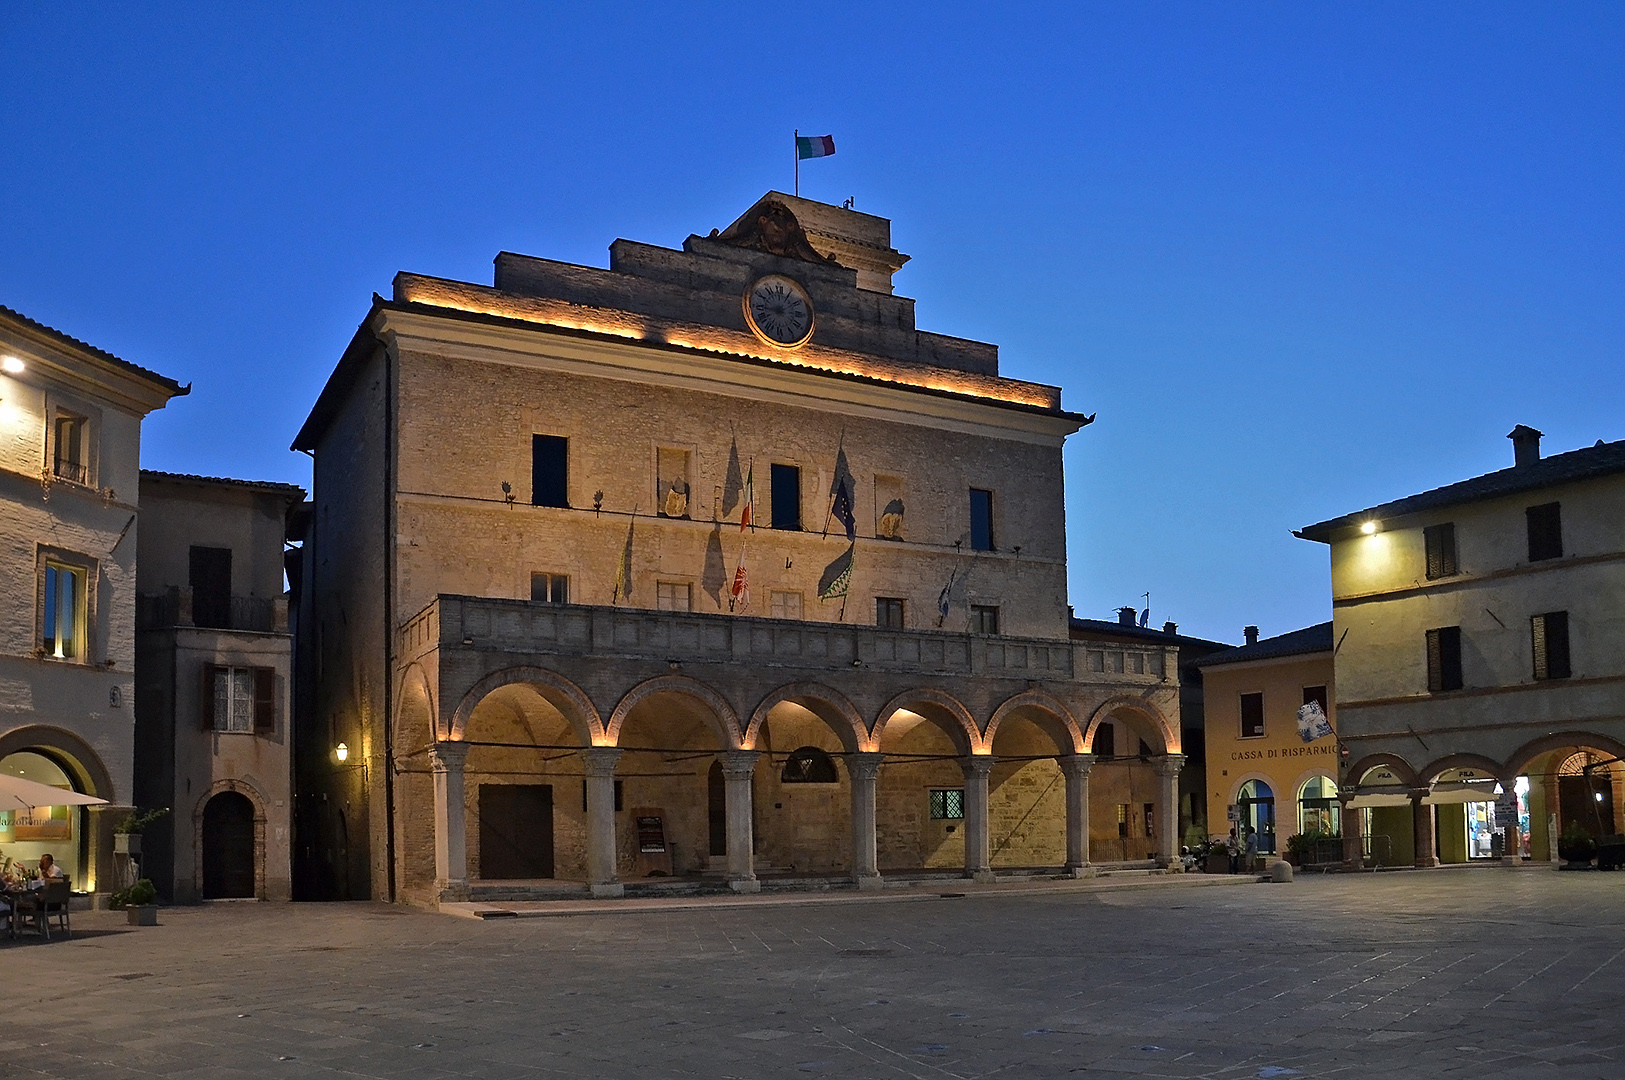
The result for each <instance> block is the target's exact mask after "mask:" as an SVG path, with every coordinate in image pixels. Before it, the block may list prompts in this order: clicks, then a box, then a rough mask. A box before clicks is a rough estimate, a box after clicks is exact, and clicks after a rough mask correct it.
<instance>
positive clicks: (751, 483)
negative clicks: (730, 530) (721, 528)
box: [739, 461, 756, 532]
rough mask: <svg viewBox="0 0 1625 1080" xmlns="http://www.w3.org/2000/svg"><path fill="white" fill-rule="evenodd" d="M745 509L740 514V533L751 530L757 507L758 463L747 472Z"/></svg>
mask: <svg viewBox="0 0 1625 1080" xmlns="http://www.w3.org/2000/svg"><path fill="white" fill-rule="evenodd" d="M744 498H745V508H744V509H743V510H741V511H740V512H739V531H740V532H744V531H745V530H746V529H748V528H750V515H751V511H752V510H753V509H755V507H756V462H754V461H753V462H751V463H750V468H749V469H748V470H747V471H746V472H745V496H744Z"/></svg>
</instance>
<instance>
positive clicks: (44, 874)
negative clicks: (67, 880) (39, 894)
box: [28, 852, 62, 889]
mask: <svg viewBox="0 0 1625 1080" xmlns="http://www.w3.org/2000/svg"><path fill="white" fill-rule="evenodd" d="M61 880H62V867H60V866H58V865H57V864H56V859H55V858H54V857H53V856H52V855H51V853H50V852H46V853H45V854H44V855H41V856H40V857H39V878H38V880H36V881H31V882H29V883H28V884H29V887H30V888H34V889H43V888H45V883H46V882H48V881H61Z"/></svg>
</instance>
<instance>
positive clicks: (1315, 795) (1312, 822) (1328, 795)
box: [1298, 776, 1343, 836]
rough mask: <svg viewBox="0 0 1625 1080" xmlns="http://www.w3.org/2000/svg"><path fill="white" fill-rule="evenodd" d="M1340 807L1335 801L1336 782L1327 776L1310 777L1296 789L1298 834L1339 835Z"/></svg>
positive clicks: (1341, 824)
mask: <svg viewBox="0 0 1625 1080" xmlns="http://www.w3.org/2000/svg"><path fill="white" fill-rule="evenodd" d="M1342 828H1343V822H1342V805H1341V804H1340V803H1339V802H1338V801H1337V782H1336V781H1335V780H1333V779H1332V778H1331V777H1329V776H1311V777H1310V778H1309V779H1307V780H1305V781H1304V782H1303V786H1302V787H1300V788H1299V789H1298V832H1300V833H1309V832H1319V833H1322V834H1324V835H1326V836H1338V835H1341V833H1342Z"/></svg>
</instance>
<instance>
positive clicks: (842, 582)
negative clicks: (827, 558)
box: [818, 544, 857, 600]
mask: <svg viewBox="0 0 1625 1080" xmlns="http://www.w3.org/2000/svg"><path fill="white" fill-rule="evenodd" d="M856 549H857V545H856V544H849V545H848V546H847V549H846V551H845V552H843V553H842V554H841V555H840V556H839V557H837V558H836V560H835V561H834V562H832V563H830V564H829V565H828V566H826V567H824V574H823V576H822V577H820V578H819V579H818V599H820V600H834V599H835V598H836V597H844V596H846V588H847V586H848V585H850V584H852V553H853V552H854V551H855V550H856Z"/></svg>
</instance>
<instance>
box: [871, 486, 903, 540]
mask: <svg viewBox="0 0 1625 1080" xmlns="http://www.w3.org/2000/svg"><path fill="white" fill-rule="evenodd" d="M903 516H904V511H903V481H902V480H900V479H898V478H897V477H895V476H879V475H877V476H876V477H875V535H876V536H877V537H879V538H880V539H882V540H901V539H903V524H904V522H903Z"/></svg>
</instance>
